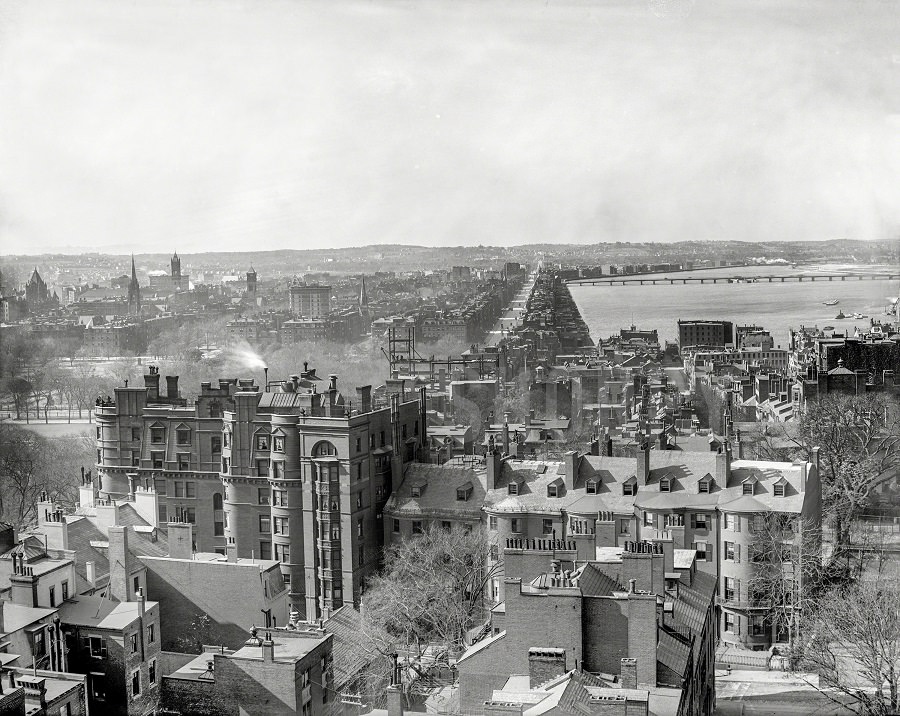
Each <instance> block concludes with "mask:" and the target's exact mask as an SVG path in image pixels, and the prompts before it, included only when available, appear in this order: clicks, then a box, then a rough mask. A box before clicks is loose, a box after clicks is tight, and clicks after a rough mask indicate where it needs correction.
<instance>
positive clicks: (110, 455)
mask: <svg viewBox="0 0 900 716" xmlns="http://www.w3.org/2000/svg"><path fill="white" fill-rule="evenodd" d="M159 381H160V375H159V369H158V368H155V367H153V366H151V367H150V371H149V373H147V374H146V375H145V376H144V385H143V387H138V386H123V387H119V388H116V389H115V400H114V401H113V404H112V405H103V406H98V407H97V408H96V409H95V411H94V412H95V418H96V423H97V425H96V430H97V472H98V475H99V477H100V491H99V496H100V498H101V499H104V500H109V499H113V500H116V499H121V498H124V497H128V496H131V497H132V499H133V496H134V494H135V490H136V488H137V487H144V488H147V487H153V488H154V489H155V491H156V494H157V495H158V497H159V516H158V519H159V522H160V523H165V522H167V521H168V520H169V519H170V518H171V519H176V517H177V518H178V519H182V520H184V521H186V522H190V523H191V524H193V526H194V539H195V541H196V547H197V550H198V551H202V552H219V553H221V554H225V525H224V511H223V505H224V488H223V486H222V480H221V478H220V476H219V470H220V467H221V456H222V416H223V414H224V411H225V410H226V409H228V408H233V407H234V393H235V391H237V390H242V389H243V388H244V387H246V386H245V385H241V384H238V382H237V381H236V380H233V379H231V380H220V381H219V384H218V386H216V387H213V386H212V384H211V383H202V384H201V386H200V395H199V396H198V397H197V400H196V402H194V404H193V405H187V402H186V400H185V399H184V398H181V397H179V395H178V376H167V377H166V383H167V394H166V395H162V394H160V384H159ZM250 382H252V381H243V383H244V384H248V383H250Z"/></svg>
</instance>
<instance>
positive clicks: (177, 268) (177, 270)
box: [171, 251, 181, 279]
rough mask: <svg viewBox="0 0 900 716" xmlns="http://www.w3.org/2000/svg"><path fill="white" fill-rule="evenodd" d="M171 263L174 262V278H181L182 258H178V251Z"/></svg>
mask: <svg viewBox="0 0 900 716" xmlns="http://www.w3.org/2000/svg"><path fill="white" fill-rule="evenodd" d="M171 264H172V278H173V279H180V278H181V259H180V258H178V252H177V251H176V252H175V254H174V255H173V256H172V261H171Z"/></svg>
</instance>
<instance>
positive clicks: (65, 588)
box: [62, 579, 69, 601]
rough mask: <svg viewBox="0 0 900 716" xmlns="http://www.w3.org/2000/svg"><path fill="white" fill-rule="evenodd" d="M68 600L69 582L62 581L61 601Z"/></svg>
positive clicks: (66, 580)
mask: <svg viewBox="0 0 900 716" xmlns="http://www.w3.org/2000/svg"><path fill="white" fill-rule="evenodd" d="M68 598H69V580H68V579H64V580H63V583H62V600H63V601H66V600H67V599H68Z"/></svg>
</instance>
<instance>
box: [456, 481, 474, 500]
mask: <svg viewBox="0 0 900 716" xmlns="http://www.w3.org/2000/svg"><path fill="white" fill-rule="evenodd" d="M473 489H474V488H473V487H472V483H471V482H467V483H466V484H465V485H460V486H459V487H457V488H456V501H457V502H466V501H467V500H468V499H469V498H470V497H471V496H472V491H473Z"/></svg>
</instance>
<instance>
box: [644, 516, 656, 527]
mask: <svg viewBox="0 0 900 716" xmlns="http://www.w3.org/2000/svg"><path fill="white" fill-rule="evenodd" d="M653 524H654V522H653V513H652V512H645V513H644V527H653Z"/></svg>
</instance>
